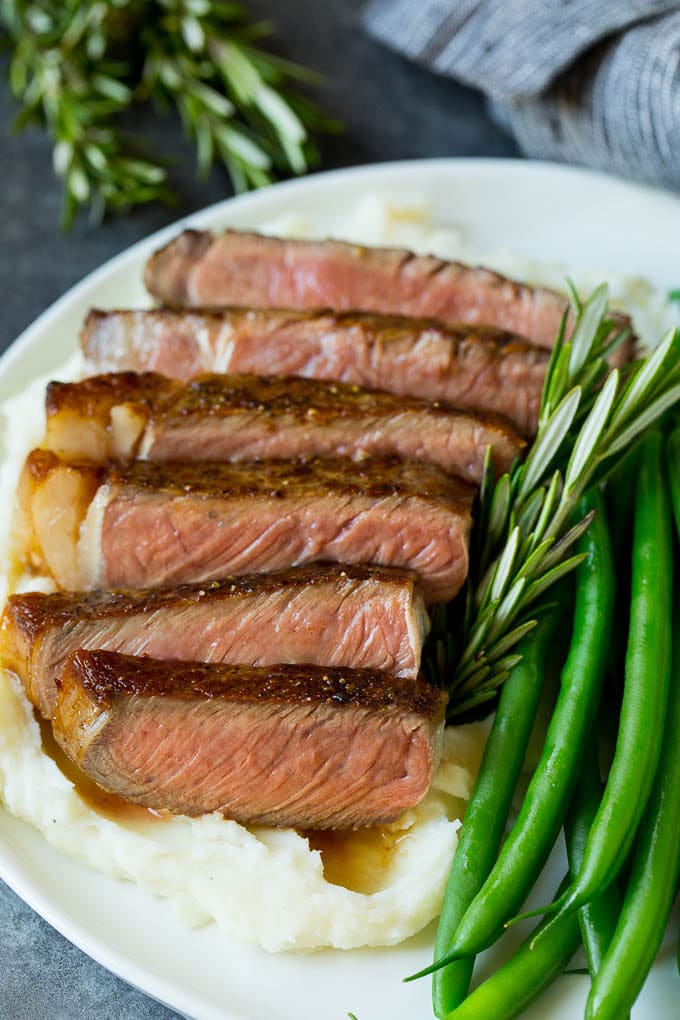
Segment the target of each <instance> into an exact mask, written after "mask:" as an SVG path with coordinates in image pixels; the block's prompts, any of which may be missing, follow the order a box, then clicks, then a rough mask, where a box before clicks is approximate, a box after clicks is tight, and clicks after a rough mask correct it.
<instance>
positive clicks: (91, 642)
mask: <svg viewBox="0 0 680 1020" xmlns="http://www.w3.org/2000/svg"><path fill="white" fill-rule="evenodd" d="M428 626H429V623H428V619H427V614H426V612H425V607H424V603H423V599H422V595H421V593H420V590H419V588H418V586H417V584H416V576H415V574H412V573H410V572H409V571H403V570H392V569H388V568H384V567H372V566H351V565H349V564H348V565H345V566H344V567H341V566H338V565H336V564H314V565H311V566H307V567H298V568H297V569H295V570H286V571H274V572H272V573H271V574H255V575H244V576H242V577H228V578H225V579H223V580H221V581H212V582H210V583H206V584H203V585H201V584H193V585H180V586H178V587H176V588H170V589H167V588H166V589H159V588H155V589H151V590H149V591H105V592H101V591H96V592H89V593H87V592H76V593H72V594H69V593H66V592H55V593H54V594H50V595H44V594H42V593H38V592H29V593H27V594H22V595H12V596H11V597H10V598H9V599H8V602H7V605H6V607H5V611H4V614H3V618H2V627H1V629H0V662H2V664H3V665H4V666H5V667H6V668H8V669H10V670H12V671H13V672H14V673H16V674H17V675H18V676H19V678H20V679H21V681H22V683H23V685H24V688H25V689H26V692H27V694H28V696H29V698H30V699H31V701H32V702H33V704H34V705H36V707H38V708H39V709H40V711H41V712H42V714H43V715H44V716H45V717H46V718H50V717H51V716H52V713H53V711H54V704H55V700H56V682H57V679H58V677H59V676H60V675H61V672H62V669H63V665H64V661H65V659H66V658H67V656H68V655H69V654H70V653H71V652H73V651H76V650H77V649H79V648H85V649H89V648H98V649H108V650H110V651H118V652H127V653H130V654H135V655H145V656H151V657H153V658H156V659H186V660H194V659H195V660H197V661H202V662H231V663H234V662H240V663H244V664H246V665H253V666H259V665H270V664H271V663H274V662H291V663H302V662H305V663H312V664H319V665H329V666H337V667H363V668H366V667H368V668H373V669H380V670H385V671H386V672H389V673H394V674H397V675H400V676H405V677H411V678H415V676H416V675H417V672H418V668H419V663H420V653H421V649H422V644H423V640H424V637H425V634H426V633H427V629H428Z"/></svg>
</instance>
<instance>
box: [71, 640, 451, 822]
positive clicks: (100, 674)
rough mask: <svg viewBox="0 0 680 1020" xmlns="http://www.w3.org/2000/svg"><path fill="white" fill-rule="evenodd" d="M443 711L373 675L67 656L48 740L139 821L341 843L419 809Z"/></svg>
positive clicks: (398, 683)
mask: <svg viewBox="0 0 680 1020" xmlns="http://www.w3.org/2000/svg"><path fill="white" fill-rule="evenodd" d="M447 700H448V699H447V697H446V695H445V694H444V692H443V691H439V690H437V689H436V688H434V687H432V686H431V685H430V684H428V683H425V682H423V681H418V680H407V679H400V678H398V677H394V676H391V675H390V674H386V673H379V672H376V671H373V670H350V669H348V670H338V669H334V668H331V667H323V666H309V665H305V666H281V665H278V666H259V667H252V666H250V667H249V666H242V665H229V666H227V665H206V664H204V663H187V662H177V661H174V660H165V661H158V660H155V659H150V658H138V657H134V656H128V655H120V654H118V653H115V652H104V651H77V652H74V653H73V654H72V655H70V656H69V657H68V659H67V660H66V663H65V666H64V670H63V672H62V675H61V679H60V685H59V691H58V694H57V701H56V707H55V714H54V720H53V726H54V733H55V736H56V738H57V740H58V742H59V743H60V745H61V746H62V748H63V749H64V750H65V751H66V753H67V754H68V755H69V757H70V758H71V759H72V760H73V761H74V762H75V763H76V764H77V765H79V767H80V768H81V769H83V771H84V772H85V773H86V774H87V775H88V776H90V777H91V778H92V779H94V780H95V782H97V783H98V784H99V785H100V786H102V787H103V788H104V789H106V790H109V791H111V792H113V793H116V794H118V795H120V796H122V797H124V798H125V799H126V800H128V801H132V802H133V803H136V804H141V805H143V806H144V807H147V808H152V809H154V810H157V811H164V810H168V811H170V812H172V813H174V814H183V815H189V816H201V815H204V814H210V813H212V812H215V811H216V812H219V813H220V814H223V815H225V816H226V817H227V818H233V819H236V821H241V822H243V823H247V824H256V825H274V826H280V827H283V828H289V827H296V828H302V829H352V828H358V827H361V826H367V825H379V824H386V823H388V822H394V821H396V820H397V819H398V818H399V817H400V815H401V814H403V812H404V811H406V810H408V809H409V808H413V807H415V805H416V804H418V803H419V802H420V801H421V800H422V799H423V797H424V796H425V794H426V793H427V791H428V789H429V787H430V783H431V781H432V777H433V774H434V770H435V768H436V766H437V764H438V763H439V759H440V757H441V746H442V734H443V730H444V709H445V707H446V702H447Z"/></svg>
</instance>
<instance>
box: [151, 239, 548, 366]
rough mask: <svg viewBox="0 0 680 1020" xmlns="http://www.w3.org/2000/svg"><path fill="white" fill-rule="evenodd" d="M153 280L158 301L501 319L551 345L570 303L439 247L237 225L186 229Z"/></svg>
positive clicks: (161, 257) (157, 261)
mask: <svg viewBox="0 0 680 1020" xmlns="http://www.w3.org/2000/svg"><path fill="white" fill-rule="evenodd" d="M145 280H146V285H147V287H148V289H149V291H150V292H151V294H153V296H154V297H155V298H156V300H157V301H159V302H160V303H162V304H166V305H171V306H175V307H195V306H201V305H203V306H207V305H213V306H215V305H255V306H257V305H259V306H262V307H273V308H276V307H278V308H284V307H287V308H325V307H329V308H333V309H336V310H338V311H343V310H349V309H359V310H362V311H372V312H386V313H397V314H398V315H410V316H429V317H432V318H435V319H440V320H441V321H442V322H448V323H455V322H480V323H487V324H489V325H494V326H499V327H501V328H502V329H508V330H511V331H512V332H514V333H518V334H520V335H521V336H525V337H527V339H529V340H531V341H533V342H534V343H536V344H539V345H540V346H543V347H550V346H552V344H553V343H554V341H555V337H556V335H557V332H558V329H559V326H560V321H561V319H562V316H563V315H564V313H565V311H566V310H567V308H568V303H567V300H566V298H565V297H564V296H563V295H562V294H558V293H557V292H556V291H553V290H549V289H548V288H546V287H530V286H528V285H527V284H523V283H518V282H516V281H515V280H509V279H507V277H504V276H500V275H499V274H498V273H494V272H491V270H489V269H483V268H480V267H471V266H466V265H463V264H461V263H460V262H446V261H443V260H442V259H438V258H435V257H434V256H433V255H414V254H413V253H412V252H409V251H406V250H404V249H393V248H369V247H365V246H364V245H359V244H347V243H345V242H342V241H290V240H282V239H281V238H277V237H266V236H263V235H261V234H255V233H244V232H240V231H236V230H227V231H225V232H224V233H222V234H217V235H214V234H210V233H208V232H206V231H194V230H189V231H185V232H184V233H183V234H180V235H179V237H177V238H175V239H174V240H173V241H170V243H169V244H167V245H165V247H163V248H161V249H160V251H157V252H156V254H155V255H154V256H153V257H152V258H151V259H150V260H149V262H148V264H147V268H146V276H145Z"/></svg>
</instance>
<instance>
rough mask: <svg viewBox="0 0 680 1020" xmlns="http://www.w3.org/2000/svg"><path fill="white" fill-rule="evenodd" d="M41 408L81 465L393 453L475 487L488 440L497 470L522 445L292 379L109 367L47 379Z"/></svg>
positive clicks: (420, 410)
mask: <svg viewBox="0 0 680 1020" xmlns="http://www.w3.org/2000/svg"><path fill="white" fill-rule="evenodd" d="M46 413H47V432H46V437H45V445H46V447H47V448H48V449H50V450H52V451H53V452H54V453H56V454H57V456H59V457H62V458H65V459H67V460H68V459H71V460H78V461H83V462H86V463H92V464H106V463H107V462H108V461H112V460H118V461H122V462H123V463H128V462H129V461H131V460H133V459H135V458H139V459H140V460H154V461H164V460H194V459H198V458H200V459H201V460H204V461H209V460H210V461H211V460H215V461H221V460H228V461H244V460H246V461H247V460H266V459H270V460H273V459H276V460H295V459H299V458H302V459H310V458H314V457H334V456H340V457H351V458H352V459H354V460H363V459H365V458H367V457H381V456H398V457H402V458H404V459H407V460H408V459H411V460H420V461H423V462H424V463H431V464H437V465H439V467H441V468H442V469H443V470H444V471H447V472H449V473H452V474H457V475H459V476H460V477H461V478H463V479H464V480H465V481H467V482H470V483H471V484H477V485H478V484H480V482H481V479H482V476H483V471H484V461H485V457H486V452H487V448H489V447H490V448H491V452H492V456H493V461H494V465H495V469H496V471H497V472H498V473H500V474H502V473H504V472H505V471H507V469H508V468H509V467H510V464H511V463H512V462H513V461H514V460H515V458H516V457H518V456H520V454H521V453H522V452H523V450H524V447H525V443H524V442H523V441H522V440H521V439H520V437H519V436H518V435H517V434H516V433H515V431H514V430H513V429H512V428H510V427H509V426H508V425H507V424H505V423H504V422H503V421H502V420H501V419H499V418H496V417H494V416H492V417H489V416H488V415H481V414H477V413H475V412H472V411H469V412H465V411H460V410H458V409H456V408H454V407H451V406H449V405H446V404H441V403H438V404H436V405H433V404H430V403H427V402H426V401H421V400H417V399H414V398H412V397H397V396H395V395H393V394H391V393H385V392H381V391H376V390H364V389H362V388H361V387H358V386H350V385H348V384H346V383H338V382H325V381H322V380H317V379H303V378H299V377H297V376H267V377H263V376H256V375H233V376H230V375H214V374H212V375H203V376H199V377H198V378H196V379H192V380H191V382H189V383H186V384H182V383H179V382H177V381H175V380H172V379H168V378H167V377H166V376H163V375H159V374H157V373H152V372H143V373H134V372H121V373H112V374H108V375H99V376H92V377H90V378H88V379H85V380H83V381H82V382H80V383H50V385H49V386H48V388H47V396H46Z"/></svg>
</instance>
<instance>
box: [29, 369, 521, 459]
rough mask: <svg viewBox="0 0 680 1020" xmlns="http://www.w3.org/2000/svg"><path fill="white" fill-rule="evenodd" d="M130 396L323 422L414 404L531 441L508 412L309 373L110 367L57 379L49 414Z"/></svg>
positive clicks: (95, 409) (182, 411) (156, 409)
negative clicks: (180, 377)
mask: <svg viewBox="0 0 680 1020" xmlns="http://www.w3.org/2000/svg"><path fill="white" fill-rule="evenodd" d="M130 402H134V403H139V404H141V405H143V406H144V408H145V412H146V414H147V415H148V417H149V418H150V419H151V420H158V419H160V418H163V419H167V420H171V419H173V418H174V419H176V420H177V421H178V422H179V421H181V420H182V419H186V418H191V417H194V416H195V417H204V416H215V417H223V416H228V415H230V414H235V413H237V412H240V411H244V410H245V411H259V412H263V413H270V414H276V415H283V414H287V415H291V416H293V417H295V418H298V419H300V420H309V418H310V416H313V421H314V422H315V423H318V424H320V425H323V424H326V423H327V422H330V421H335V420H337V419H338V418H341V419H342V418H351V419H356V418H360V417H362V416H364V415H372V416H376V415H385V416H387V415H392V414H396V413H399V412H403V411H414V412H419V413H422V414H423V415H427V416H428V417H431V418H441V419H451V418H459V419H469V420H471V421H474V422H476V423H478V424H479V425H482V426H484V427H485V428H487V429H488V430H489V431H494V432H496V433H497V434H499V435H502V436H503V437H505V438H507V439H509V440H510V441H511V442H514V443H516V444H517V445H518V446H520V447H521V446H524V445H525V443H524V441H523V440H522V439H520V437H519V436H518V435H517V433H516V432H515V431H514V429H513V428H512V427H511V426H510V425H508V423H507V422H506V421H505V420H504V419H503V418H502V417H501V416H500V415H495V414H493V413H490V412H486V411H485V412H479V411H472V410H470V411H468V410H460V409H459V408H457V407H454V406H453V405H451V404H447V403H445V402H443V401H427V400H421V399H419V398H417V397H409V396H397V395H396V394H394V393H387V392H385V391H383V390H370V389H365V388H363V387H361V386H355V385H352V384H350V383H343V382H333V381H329V380H326V379H308V378H304V377H301V376H276V375H274V376H261V375H253V374H247V373H246V374H243V375H222V374H219V373H204V374H202V375H199V376H196V377H195V378H194V379H192V380H191V381H190V382H188V383H186V384H182V383H178V382H176V381H174V380H171V379H168V378H167V377H166V376H163V375H159V374H158V373H156V372H140V373H136V372H110V373H106V374H103V375H96V376H90V377H89V378H87V379H84V380H82V382H75V383H50V384H49V386H48V388H47V398H46V411H47V414H48V416H49V415H54V414H58V413H59V412H61V411H64V410H67V409H69V410H71V409H73V410H77V411H78V412H79V413H80V414H81V415H83V416H89V417H99V416H100V415H101V413H102V412H104V413H107V412H109V411H110V410H111V408H112V407H114V406H115V405H116V404H121V403H130Z"/></svg>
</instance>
